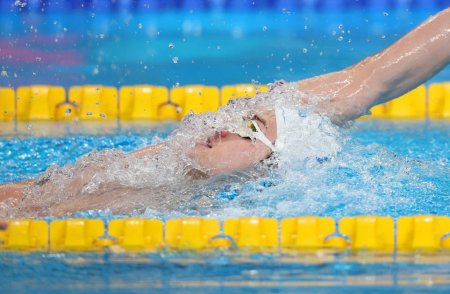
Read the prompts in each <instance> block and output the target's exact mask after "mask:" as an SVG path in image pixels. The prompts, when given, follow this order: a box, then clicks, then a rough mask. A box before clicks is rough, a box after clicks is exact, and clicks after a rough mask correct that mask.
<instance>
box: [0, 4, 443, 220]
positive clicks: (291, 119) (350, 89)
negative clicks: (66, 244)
mask: <svg viewBox="0 0 450 294" xmlns="http://www.w3.org/2000/svg"><path fill="white" fill-rule="evenodd" d="M449 63H450V8H447V9H446V10H444V11H442V12H440V13H438V14H436V15H435V16H432V17H430V18H429V19H427V20H426V21H425V22H423V23H422V24H421V25H419V26H418V27H417V28H415V29H414V30H412V31H411V32H409V33H408V34H407V35H405V36H404V37H402V38H401V39H400V40H398V41H397V42H396V43H394V44H392V45H391V46H390V47H388V48H387V49H385V50H383V51H381V52H379V53H377V54H375V55H373V56H370V57H367V58H365V59H364V60H362V61H360V62H359V63H357V64H355V65H353V66H350V67H348V68H345V69H343V70H341V71H338V72H333V73H329V74H325V75H321V76H316V77H313V78H309V79H306V80H302V81H299V82H297V83H296V84H295V87H298V90H299V91H302V93H305V94H306V95H301V96H299V97H300V98H299V101H298V104H299V105H310V104H315V105H314V111H315V112H316V113H319V114H320V115H323V116H326V117H328V118H329V119H330V120H331V121H332V122H334V123H335V124H337V125H345V124H346V123H347V122H349V121H352V120H354V119H356V118H358V117H359V116H361V115H364V114H367V113H368V110H369V109H370V108H371V107H373V106H375V105H378V104H381V103H384V102H387V101H389V100H392V99H394V98H396V97H399V96H401V95H403V94H405V93H407V92H408V91H410V90H412V89H414V88H415V87H417V86H418V85H420V84H422V83H423V82H425V81H426V80H427V79H429V78H430V77H432V76H433V75H434V74H436V73H437V72H439V71H440V70H441V69H443V68H444V67H445V66H447V65H448V64H449ZM276 87H281V85H279V84H275V87H274V88H276ZM309 97H324V99H321V100H319V101H312V100H311V99H310V98H309ZM298 120H299V112H298V111H296V110H295V109H291V108H286V107H284V106H283V101H280V102H279V103H278V104H277V103H276V105H275V106H274V108H272V109H267V108H264V107H262V108H260V109H256V111H254V112H253V114H252V115H251V116H250V117H245V118H244V119H243V121H242V126H241V127H239V128H236V129H234V130H216V131H214V135H212V136H208V137H207V139H205V140H197V141H196V142H194V143H193V144H192V148H187V149H188V150H185V153H186V155H187V156H188V157H190V158H191V159H192V160H193V162H195V166H191V167H190V168H188V169H187V170H186V172H185V175H186V176H187V177H188V178H191V179H192V178H193V179H199V178H208V177H214V176H218V175H222V174H226V173H230V172H233V171H237V170H241V169H245V168H248V167H251V166H253V165H255V164H257V163H259V162H261V161H263V160H265V159H267V158H269V157H270V156H271V154H272V153H274V152H277V151H279V150H280V149H282V148H283V143H284V141H285V139H286V136H287V134H286V129H287V127H288V126H289V125H292V124H296V122H298ZM185 123H189V121H187V122H185ZM240 123H241V122H239V124H240ZM182 126H183V125H182ZM181 131H182V129H181ZM178 132H180V130H179V131H178ZM249 138H250V139H249ZM167 148H170V145H168V144H167V143H161V144H158V145H153V146H148V147H146V148H143V149H140V150H137V151H134V152H132V153H131V154H132V155H133V156H134V157H135V159H136V160H144V159H148V158H152V157H154V156H157V155H158V154H160V153H161V152H163V151H164V150H167ZM104 168H105V167H104V166H95V165H93V166H87V167H86V168H85V169H84V170H82V171H81V172H78V173H76V174H73V175H71V178H70V183H69V185H70V186H71V187H72V188H73V191H75V192H73V193H74V194H76V193H80V194H82V193H81V191H82V188H83V187H85V186H86V185H87V184H88V183H89V182H90V181H92V179H93V178H94V177H95V175H96V173H97V172H99V171H101V170H102V169H104ZM124 168H127V166H125V167H124ZM51 175H52V173H51V172H48V173H47V176H44V177H41V178H39V179H38V180H28V181H23V182H17V183H6V184H3V185H0V204H1V202H2V201H4V202H7V201H15V200H18V201H20V200H21V199H24V197H25V194H26V191H27V190H28V189H33V188H35V187H39V188H41V187H43V189H44V188H45V187H46V186H47V185H48V184H49V183H48V182H49V181H51ZM55 185H56V184H55ZM110 189H111V190H113V189H115V194H114V195H115V197H116V198H115V199H116V200H117V201H122V202H126V201H127V199H128V198H126V197H124V196H123V195H129V194H130V193H126V192H124V190H123V189H122V187H120V186H118V187H110ZM49 191H50V190H49ZM108 191H109V190H108V188H105V190H103V192H102V195H103V198H96V200H95V201H94V202H95V203H90V204H89V205H87V204H86V203H83V202H82V201H78V200H77V201H72V202H70V203H69V204H66V207H65V209H63V210H62V211H65V212H67V211H77V210H82V209H86V208H92V207H99V206H101V204H99V203H101V202H103V203H104V205H103V206H106V203H108V201H111V202H110V203H108V204H111V203H112V200H110V199H112V198H110V197H111V195H112V194H108V193H107V192H108ZM50 194H51V193H50V192H49V195H50ZM24 201H25V200H24ZM24 201H23V202H24ZM86 201H87V200H86ZM67 206H70V207H67ZM0 207H1V206H0ZM36 209H38V208H36ZM55 214H57V213H55Z"/></svg>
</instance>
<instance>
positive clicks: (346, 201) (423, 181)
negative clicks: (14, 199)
mask: <svg viewBox="0 0 450 294" xmlns="http://www.w3.org/2000/svg"><path fill="white" fill-rule="evenodd" d="M51 125H54V124H52V123H31V124H28V125H27V126H26V125H19V126H18V127H17V129H16V131H13V130H12V131H10V132H9V133H8V132H5V133H4V134H3V136H2V137H1V138H0V150H1V151H0V161H1V162H2V165H1V166H0V182H8V181H18V180H23V179H30V178H34V177H37V176H38V175H39V174H40V173H42V172H43V171H45V170H46V169H47V168H48V166H49V165H51V164H57V165H64V164H67V163H73V162H75V161H76V159H77V158H78V157H80V156H81V155H83V154H85V153H87V152H89V151H91V150H93V149H97V150H103V149H106V148H118V149H121V150H124V151H132V150H135V149H138V148H140V147H144V146H146V145H148V144H151V143H152V142H154V141H155V140H158V141H160V140H164V139H165V138H166V137H167V136H168V134H169V133H170V131H171V130H173V129H174V128H175V127H176V124H166V125H155V126H153V127H151V126H149V125H147V124H144V125H140V124H135V125H134V126H133V124H130V123H129V124H128V125H127V124H124V125H117V124H115V123H113V124H109V125H105V124H100V125H99V126H97V127H98V128H97V129H96V127H95V124H90V125H85V126H84V127H83V125H81V126H80V125H77V124H68V125H66V126H65V128H63V127H61V125H58V127H59V128H57V129H55V130H53V131H52V133H53V134H54V135H48V132H49V130H51V128H50V126H51ZM107 126H108V127H109V133H108V131H105V130H108V127H107ZM40 129H41V131H40ZM99 129H101V133H100V134H98V132H99ZM46 132H47V134H46ZM105 132H106V133H107V134H105ZM344 132H345V134H346V135H348V136H349V138H348V141H347V142H346V143H345V144H344V150H343V151H341V152H340V153H339V154H338V155H337V156H336V157H335V158H334V159H333V160H332V161H331V162H323V163H318V162H313V163H309V162H306V163H301V164H299V165H298V166H296V167H294V168H293V171H292V172H291V173H290V174H288V175H287V176H286V177H284V178H280V176H279V175H277V174H275V175H272V176H267V177H263V178H260V179H258V178H257V179H248V180H246V181H242V180H241V179H236V178H235V177H230V178H227V179H226V183H225V184H224V182H223V181H220V180H217V181H218V182H216V181H214V180H213V181H210V182H208V181H207V182H206V183H204V184H202V186H200V187H203V188H202V189H203V190H199V191H200V192H198V191H197V192H195V191H194V192H192V193H209V194H211V195H210V197H212V199H213V206H209V205H208V206H206V207H195V206H193V207H189V206H186V207H178V208H177V209H175V211H172V213H168V212H167V211H163V212H158V211H154V210H147V211H141V214H142V215H143V216H147V217H158V218H170V217H171V216H182V215H185V216H197V215H204V216H212V217H219V218H224V217H230V216H243V215H260V216H270V217H278V218H281V217H288V216H296V215H311V214H312V215H321V216H333V217H342V216H346V215H358V214H378V215H391V216H393V217H397V216H402V215H412V214H439V215H449V214H450V206H449V205H448V203H449V200H450V172H449V170H450V168H449V161H450V152H449V150H450V148H449V142H450V141H449V138H450V128H449V123H448V122H446V121H429V122H425V121H424V122H420V121H395V122H392V121H391V122H390V121H363V122H357V123H356V124H355V126H353V127H350V128H349V129H347V130H345V131H344ZM58 133H59V135H58ZM311 164H312V165H311ZM297 169H299V170H297ZM196 189H200V188H198V186H196ZM188 191H189V190H188ZM150 196H151V195H149V197H150ZM180 197H181V196H180ZM103 214H104V215H103V216H104V217H106V218H109V217H111V215H110V213H108V212H107V211H106V212H103Z"/></svg>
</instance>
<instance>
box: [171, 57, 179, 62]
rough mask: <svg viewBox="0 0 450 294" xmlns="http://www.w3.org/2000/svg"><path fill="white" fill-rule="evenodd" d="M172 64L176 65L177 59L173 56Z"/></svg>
mask: <svg viewBox="0 0 450 294" xmlns="http://www.w3.org/2000/svg"><path fill="white" fill-rule="evenodd" d="M172 62H173V63H175V64H177V63H178V57H176V56H174V57H173V58H172Z"/></svg>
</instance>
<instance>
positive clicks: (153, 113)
mask: <svg viewBox="0 0 450 294" xmlns="http://www.w3.org/2000/svg"><path fill="white" fill-rule="evenodd" d="M268 90H269V87H268V86H265V85H258V86H257V85H253V84H237V85H229V86H223V87H222V88H220V89H219V88H218V87H214V86H205V85H187V86H182V87H174V88H172V89H170V90H169V89H168V88H166V87H161V86H155V85H134V86H123V87H121V88H120V89H117V88H115V87H109V86H104V85H83V86H73V87H70V88H69V90H68V95H66V89H65V88H63V87H60V86H47V85H32V86H23V87H18V88H17V89H16V90H14V89H13V88H1V87H0V121H4V122H13V121H73V120H75V121H77V120H82V121H108V120H109V121H111V120H118V119H119V120H123V121H136V120H144V121H178V120H180V119H182V118H183V117H184V116H186V115H187V114H188V113H190V112H191V111H192V112H194V113H195V114H198V113H202V112H207V111H217V110H218V108H219V107H220V106H223V105H226V104H227V103H228V102H229V101H230V100H233V99H237V98H241V97H247V98H248V97H254V96H255V95H256V93H258V92H266V91H268ZM366 118H377V119H426V118H430V119H448V118H450V82H446V83H434V84H431V85H430V86H428V87H426V86H424V85H421V86H419V87H417V88H416V89H414V90H413V91H411V92H409V93H407V94H405V95H403V96H401V97H399V98H397V99H395V100H392V101H390V102H388V103H385V104H381V105H378V106H375V107H373V108H372V109H371V115H367V116H365V117H363V118H362V119H366Z"/></svg>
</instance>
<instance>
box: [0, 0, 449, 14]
mask: <svg viewBox="0 0 450 294" xmlns="http://www.w3.org/2000/svg"><path fill="white" fill-rule="evenodd" d="M448 6H450V0H115V1H112V0H21V1H17V0H0V12H10V11H20V12H52V11H56V12H61V11H66V10H76V9H79V10H84V9H88V10H94V11H155V10H156V11H158V10H173V9H201V10H221V9H224V10H253V9H256V10H258V9H291V10H299V9H314V10H347V9H396V8H406V9H436V8H439V9H440V8H446V7H448Z"/></svg>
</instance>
